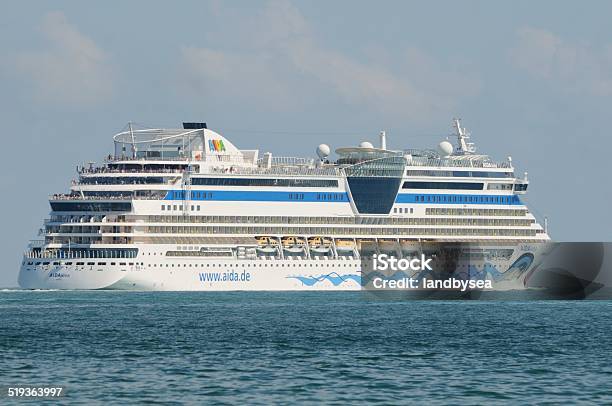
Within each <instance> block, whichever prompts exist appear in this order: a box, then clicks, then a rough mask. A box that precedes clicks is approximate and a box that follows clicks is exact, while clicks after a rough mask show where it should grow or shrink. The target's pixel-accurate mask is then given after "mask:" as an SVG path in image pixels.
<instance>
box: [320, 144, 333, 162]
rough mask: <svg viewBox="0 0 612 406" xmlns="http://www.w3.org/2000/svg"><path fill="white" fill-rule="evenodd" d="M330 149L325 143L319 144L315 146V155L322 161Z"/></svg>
mask: <svg viewBox="0 0 612 406" xmlns="http://www.w3.org/2000/svg"><path fill="white" fill-rule="evenodd" d="M330 152H331V149H330V148H329V145H327V144H321V145H319V146H318V147H317V156H318V157H319V159H320V160H321V161H324V160H325V159H326V158H327V157H328V156H329V154H330Z"/></svg>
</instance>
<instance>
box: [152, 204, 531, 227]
mask: <svg viewBox="0 0 612 406" xmlns="http://www.w3.org/2000/svg"><path fill="white" fill-rule="evenodd" d="M397 209H398V210H399V209H402V208H397ZM403 209H404V210H408V209H407V208H403ZM426 214H427V215H449V216H498V217H499V216H506V217H508V216H517V217H518V216H525V215H526V214H527V210H524V209H521V210H512V209H437V208H432V209H426ZM413 220H414V219H413V218H406V217H352V216H350V217H349V216H347V217H286V216H149V217H148V219H147V222H149V223H188V224H198V223H202V224H206V223H215V224H218V223H231V224H326V225H327V224H348V225H352V224H357V225H401V224H414V223H412V221H413Z"/></svg>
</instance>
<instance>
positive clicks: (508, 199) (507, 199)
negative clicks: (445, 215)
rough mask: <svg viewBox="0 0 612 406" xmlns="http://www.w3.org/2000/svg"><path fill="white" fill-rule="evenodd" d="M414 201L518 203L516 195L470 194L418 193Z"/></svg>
mask: <svg viewBox="0 0 612 406" xmlns="http://www.w3.org/2000/svg"><path fill="white" fill-rule="evenodd" d="M415 201H416V202H421V203H491V204H511V203H518V202H519V198H518V196H470V195H418V196H415Z"/></svg>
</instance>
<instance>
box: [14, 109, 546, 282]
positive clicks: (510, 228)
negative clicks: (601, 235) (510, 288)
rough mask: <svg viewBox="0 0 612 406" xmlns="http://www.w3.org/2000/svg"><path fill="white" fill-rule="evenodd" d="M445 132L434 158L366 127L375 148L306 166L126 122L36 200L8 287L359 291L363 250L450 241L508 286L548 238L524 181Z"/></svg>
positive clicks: (214, 136)
mask: <svg viewBox="0 0 612 406" xmlns="http://www.w3.org/2000/svg"><path fill="white" fill-rule="evenodd" d="M453 128H454V133H453V134H452V135H450V136H449V137H447V138H446V140H443V141H442V142H440V144H439V145H438V146H437V148H436V149H404V150H402V149H397V150H396V149H389V148H388V147H387V139H386V134H385V132H381V133H380V135H379V141H378V140H377V144H378V146H374V145H373V144H372V143H371V142H367V141H363V142H361V143H360V144H358V145H357V142H356V146H348V147H341V148H337V149H336V150H335V155H334V158H333V159H332V155H331V148H330V147H329V146H328V145H325V144H322V145H319V146H318V147H316V149H315V148H313V150H316V158H296V157H281V156H274V155H273V154H272V153H270V152H265V153H263V154H261V153H260V151H259V150H241V149H238V148H237V147H236V146H235V145H234V144H232V142H230V140H229V139H228V138H226V137H224V136H222V135H221V134H219V133H218V132H215V131H213V130H210V129H208V128H207V125H206V124H205V123H183V128H180V129H143V128H136V127H134V126H132V125H131V124H129V125H128V126H127V127H126V128H124V130H123V131H122V132H120V133H118V134H116V135H115V136H114V137H113V141H114V152H113V153H112V154H110V155H108V156H107V157H106V158H105V159H104V161H103V163H101V164H96V163H94V162H90V163H89V164H87V165H82V166H78V167H77V177H76V178H75V179H74V180H73V181H72V184H71V186H70V191H69V192H68V193H63V194H53V195H52V196H50V198H49V203H50V206H51V212H50V216H49V218H47V219H45V220H44V224H43V227H42V228H41V229H40V230H39V239H37V240H32V241H30V243H29V245H28V247H27V249H26V251H25V253H24V256H23V261H22V263H21V268H20V272H19V278H18V280H19V284H20V285H21V287H23V288H29V289H128V290H174V291H187V290H211V291H216V290H262V291H263V290H358V289H362V287H363V285H364V281H363V269H362V268H363V264H364V262H363V260H364V257H365V256H366V255H369V254H368V253H378V254H380V253H389V254H392V255H396V256H398V257H400V258H401V257H410V256H411V255H414V254H415V253H418V252H421V253H422V252H424V250H427V249H428V248H427V247H431V246H433V245H432V244H445V243H448V244H456V243H459V244H462V245H461V246H463V247H466V248H465V249H464V251H465V252H462V253H461V255H467V258H478V260H473V261H472V260H470V261H468V262H469V263H468V264H467V265H466V264H463V265H461V266H460V265H457V268H460V267H463V268H464V269H457V270H456V272H457V274H461V275H462V277H463V278H470V279H473V278H484V279H487V280H493V281H495V282H497V283H498V284H500V283H511V284H516V285H519V286H520V284H521V283H522V281H523V279H524V278H525V275H527V274H528V273H529V272H530V270H532V269H533V268H534V267H535V266H537V263H538V261H540V256H541V255H540V253H539V252H538V251H539V249H538V246H539V244H538V243H542V242H547V241H549V236H548V233H547V230H546V228H547V227H546V222H544V226H542V225H540V224H539V223H538V221H537V219H536V217H535V216H534V215H533V214H532V213H531V212H530V210H529V209H528V208H527V206H526V205H525V202H524V200H523V199H524V198H523V196H524V195H525V193H527V187H528V185H529V181H528V179H527V174H526V173H525V175H524V176H518V175H517V174H516V173H515V170H514V167H513V163H512V159H511V158H510V157H509V158H507V160H505V161H502V162H495V161H493V160H492V159H491V158H490V157H489V156H487V155H481V154H478V153H477V152H476V149H475V147H474V144H473V143H472V142H470V134H469V133H468V132H467V131H466V129H465V128H464V127H463V126H462V123H461V121H460V120H459V119H454V120H453ZM450 137H452V138H450ZM449 140H455V143H454V144H453V143H452V142H450V141H449ZM313 155H314V154H313ZM366 246H367V247H369V248H368V250H366V249H365V248H364V247H366ZM430 249H431V248H430ZM466 267H467V268H466ZM421 276H422V275H421Z"/></svg>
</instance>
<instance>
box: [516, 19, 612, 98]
mask: <svg viewBox="0 0 612 406" xmlns="http://www.w3.org/2000/svg"><path fill="white" fill-rule="evenodd" d="M516 37H517V38H516V43H515V45H514V47H513V48H512V49H511V51H510V54H509V57H510V59H511V62H512V64H513V65H514V66H515V67H517V68H519V69H521V70H524V71H525V72H527V73H528V74H529V75H531V76H533V77H535V78H537V79H542V80H544V81H546V82H547V83H549V84H551V85H553V86H555V87H557V88H559V89H561V90H563V91H570V92H574V93H586V94H590V95H598V96H611V95H612V48H603V49H595V48H593V47H592V46H589V45H588V44H577V43H571V42H568V41H565V40H563V39H562V38H560V37H559V36H557V35H555V34H554V33H552V32H550V31H546V30H543V29H539V28H531V27H523V28H521V29H519V30H517V33H516Z"/></svg>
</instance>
